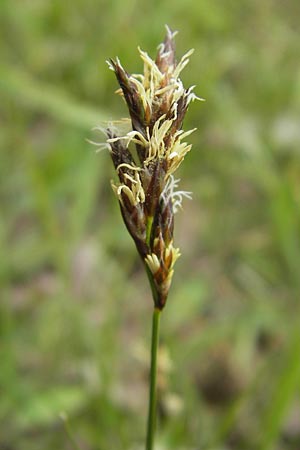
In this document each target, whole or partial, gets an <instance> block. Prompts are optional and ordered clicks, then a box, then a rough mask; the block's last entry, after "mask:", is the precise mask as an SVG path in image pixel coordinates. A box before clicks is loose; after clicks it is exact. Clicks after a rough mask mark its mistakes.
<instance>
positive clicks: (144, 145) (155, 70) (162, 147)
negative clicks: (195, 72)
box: [106, 27, 201, 310]
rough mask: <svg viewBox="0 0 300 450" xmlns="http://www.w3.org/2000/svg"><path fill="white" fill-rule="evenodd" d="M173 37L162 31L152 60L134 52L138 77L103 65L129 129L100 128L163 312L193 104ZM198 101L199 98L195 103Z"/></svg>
mask: <svg viewBox="0 0 300 450" xmlns="http://www.w3.org/2000/svg"><path fill="white" fill-rule="evenodd" d="M175 34H176V33H173V32H172V31H171V30H170V29H169V28H168V27H167V33H166V37H165V40H164V42H163V43H162V44H160V45H159V47H158V52H157V55H156V59H155V60H152V59H151V58H150V57H149V56H148V54H147V53H145V52H144V51H142V50H141V49H139V54H140V57H141V59H142V61H143V63H144V71H143V74H138V75H136V74H129V73H128V72H127V71H126V70H125V69H124V68H123V66H122V65H121V63H120V61H119V59H118V58H117V59H116V60H110V61H109V62H108V64H109V67H110V69H111V70H113V71H114V73H115V75H116V78H117V81H118V83H119V85H120V89H119V90H118V91H117V92H118V93H120V94H121V95H122V96H123V97H124V99H125V102H126V104H127V106H128V110H129V114H130V119H131V129H130V131H129V132H128V133H126V134H124V135H122V134H120V133H118V131H116V129H115V127H108V128H107V129H106V134H107V138H108V139H107V144H108V145H109V149H110V154H111V157H112V161H113V164H114V167H115V170H116V174H117V176H118V182H112V188H113V190H114V192H115V194H116V196H117V198H118V200H119V203H120V208H121V213H122V217H123V220H124V222H125V224H126V227H127V229H128V231H129V233H130V234H131V236H132V238H133V240H134V242H135V244H136V247H137V250H138V252H139V254H140V256H141V258H142V260H143V262H144V264H145V267H146V270H147V274H148V277H149V281H150V285H151V288H152V293H153V299H154V303H155V307H156V308H158V309H160V310H161V309H163V308H164V306H165V303H166V300H167V296H168V292H169V288H170V285H171V281H172V277H173V272H174V264H175V262H176V260H177V259H178V257H179V256H180V253H179V249H178V248H175V247H174V245H173V231H174V213H176V211H177V210H178V209H179V208H180V207H181V202H182V199H183V198H184V197H187V198H190V195H191V193H190V192H185V191H180V190H178V183H179V181H180V180H176V179H175V177H174V172H175V171H176V170H177V168H178V167H179V166H180V164H181V163H182V161H183V159H184V157H185V155H186V154H187V153H188V152H189V151H190V150H191V145H190V144H188V143H187V142H186V141H185V139H186V138H187V137H188V136H189V135H190V134H191V133H192V132H193V131H194V129H193V130H189V131H184V130H183V129H182V126H183V120H184V117H185V114H186V112H187V110H188V107H189V104H190V103H191V102H192V101H193V100H195V99H199V98H198V97H196V95H195V94H194V93H193V89H194V86H192V87H190V88H189V89H186V88H184V86H183V84H182V81H181V79H180V77H179V76H180V73H181V71H182V70H183V69H184V67H185V66H186V65H187V64H188V62H189V57H190V55H191V54H192V53H193V50H190V51H189V52H187V53H186V54H185V55H184V56H183V57H182V58H181V60H180V61H179V62H178V63H177V62H176V59H175V43H174V36H175ZM199 100H201V99H199Z"/></svg>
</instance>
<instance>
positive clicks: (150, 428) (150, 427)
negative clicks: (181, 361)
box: [146, 308, 161, 450]
mask: <svg viewBox="0 0 300 450" xmlns="http://www.w3.org/2000/svg"><path fill="white" fill-rule="evenodd" d="M160 312H161V311H160V309H158V308H154V311H153V319H152V338H151V367H150V390H149V410H148V423H147V439H146V450H153V448H154V447H153V445H154V435H155V425H156V390H157V388H156V374H157V350H158V343H159V320H160Z"/></svg>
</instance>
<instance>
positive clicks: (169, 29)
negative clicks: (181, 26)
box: [165, 24, 178, 39]
mask: <svg viewBox="0 0 300 450" xmlns="http://www.w3.org/2000/svg"><path fill="white" fill-rule="evenodd" d="M165 29H166V31H167V37H168V38H169V39H174V37H175V36H176V35H177V34H178V31H177V30H175V31H172V30H171V28H170V27H169V25H167V24H165Z"/></svg>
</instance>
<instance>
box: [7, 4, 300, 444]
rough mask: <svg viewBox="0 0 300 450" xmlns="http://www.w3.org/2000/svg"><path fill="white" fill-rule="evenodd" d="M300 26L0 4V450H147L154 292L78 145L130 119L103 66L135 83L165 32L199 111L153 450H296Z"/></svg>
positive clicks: (244, 8) (95, 163) (161, 9)
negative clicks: (100, 127) (105, 124)
mask: <svg viewBox="0 0 300 450" xmlns="http://www.w3.org/2000/svg"><path fill="white" fill-rule="evenodd" d="M299 17H300V3H299V2H298V1H297V0H286V1H285V2H282V1H279V0H277V1H276V0H274V1H271V0H253V1H251V0H240V1H236V0H228V1H223V2H221V1H218V0H186V1H185V2H183V1H179V0H161V1H160V2H158V1H153V2H149V1H148V2H147V1H144V0H142V1H140V2H137V1H135V0H125V1H124V0H123V1H121V0H113V1H110V2H109V1H106V2H105V1H96V0H73V1H72V2H71V1H68V0H65V1H61V0H15V1H9V0H1V2H0V92H1V104H0V124H1V130H0V148H1V154H0V177H1V191H0V200H1V215H0V247H1V260H0V280H1V281H0V282H1V301H0V333H1V336H0V361H1V362H0V364H1V365H0V448H1V450H41V449H43V450H53V449H55V450H58V449H66V450H69V449H75V444H74V443H72V439H73V440H75V441H76V443H77V444H78V445H79V446H80V448H81V449H82V450H94V449H95V450H99V449H100V450H111V449H112V450H119V449H129V450H138V449H140V448H143V439H144V432H145V421H146V406H147V367H148V352H149V339H150V322H151V310H152V301H151V296H150V290H149V287H148V284H147V280H146V278H145V275H144V273H143V269H142V267H141V264H140V261H139V259H138V257H137V254H136V251H135V248H134V245H133V242H132V241H131V239H130V237H129V236H128V234H127V232H126V230H125V228H124V226H123V224H122V221H121V217H120V214H119V210H118V205H117V202H116V200H115V198H114V195H113V193H112V191H111V188H110V183H109V180H110V178H112V177H113V170H112V164H111V161H110V159H109V155H108V153H106V152H101V153H95V148H93V147H92V146H91V145H90V144H88V143H87V141H86V139H87V138H90V139H93V138H94V139H97V138H98V139H99V138H100V140H101V139H102V137H101V136H100V137H99V136H96V137H95V135H93V133H92V132H91V128H92V127H93V126H95V125H97V124H99V123H100V122H101V120H104V119H106V120H109V119H112V118H121V117H126V116H127V111H126V108H125V106H124V104H123V103H122V101H121V100H120V98H119V97H118V96H116V95H114V91H115V89H116V88H117V84H116V81H115V79H114V76H113V74H112V72H110V71H109V70H108V67H107V65H106V63H105V60H106V59H107V58H109V57H115V56H116V55H118V56H119V57H120V59H121V61H122V63H123V64H124V66H125V67H126V68H127V69H128V70H129V71H130V72H135V73H136V72H140V71H141V70H142V63H141V60H140V59H139V57H138V53H137V46H138V45H140V46H141V47H142V48H143V49H144V50H146V51H148V52H149V54H150V55H152V56H154V55H155V51H156V47H157V45H158V43H159V42H161V41H162V39H163V37H164V24H165V23H167V24H168V25H169V26H170V27H171V28H172V29H177V30H179V31H180V33H179V35H178V36H177V50H178V56H179V57H180V56H181V55H182V54H183V53H184V52H186V51H187V50H188V49H190V48H195V54H194V55H193V57H192V58H191V62H190V65H189V66H188V67H187V68H186V69H185V70H184V72H183V74H182V78H183V81H184V83H185V85H186V86H189V85H192V84H197V88H196V93H197V94H198V95H200V96H201V97H204V98H205V99H206V102H205V103H195V104H193V105H192V106H191V107H190V110H189V113H188V116H187V120H186V123H185V128H186V129H189V128H192V127H197V128H198V131H197V132H196V133H194V134H193V135H192V136H191V137H190V141H191V142H192V143H193V150H192V152H191V153H190V154H189V155H188V157H187V158H186V160H185V163H184V165H183V166H182V168H181V169H180V174H179V175H180V177H181V179H182V182H181V186H182V189H185V190H189V191H193V193H194V195H193V201H186V202H185V203H184V209H183V211H182V212H180V213H179V214H178V215H177V216H176V244H177V245H178V246H180V248H181V251H182V257H181V258H180V260H179V261H178V263H177V264H176V271H175V276H174V282H173V286H172V290H171V293H170V297H169V301H168V304H167V307H166V310H165V312H164V315H163V318H162V319H163V320H162V349H161V355H160V374H159V389H160V399H161V400H160V405H159V410H160V424H159V430H158V431H159V432H158V446H157V449H160V450H162V449H164V450H171V449H179V450H192V449H194V450H202V449H210V450H226V449H227V450H234V449H237V450H243V449H255V450H260V449H261V450H275V449H276V450H290V449H294V450H299V448H300V395H299V394H300V331H299V289H300V242H299V240H300V209H299V203H300V154H299V150H300V127H299V113H300V59H299V55H300V39H299ZM62 413H63V414H64V415H65V416H67V417H68V421H67V422H66V423H65V425H64V421H63V420H62V418H61V414H62ZM67 430H68V431H67ZM68 433H69V435H71V439H70V436H69V437H68V436H67V434H68Z"/></svg>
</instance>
